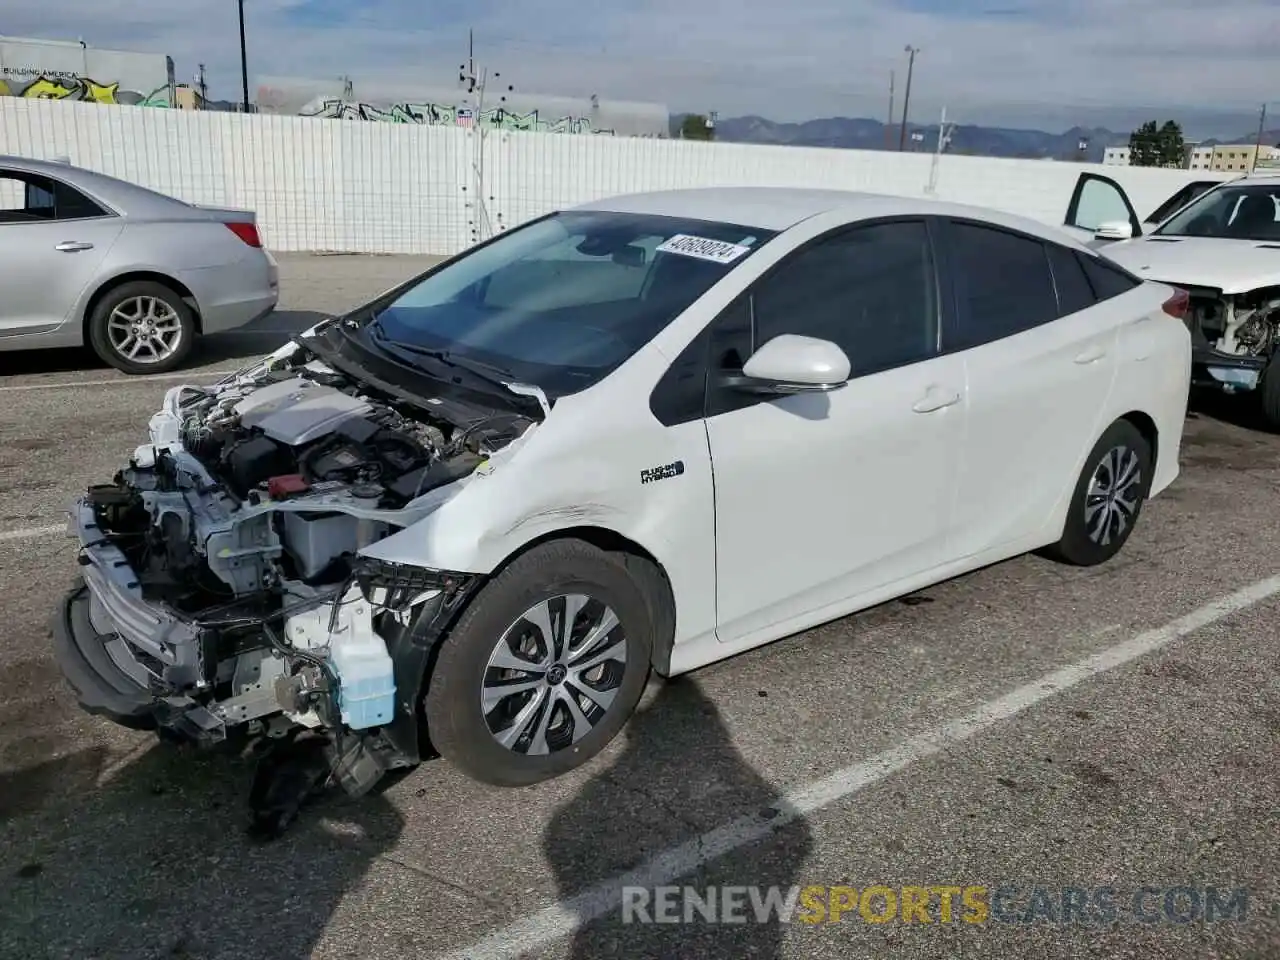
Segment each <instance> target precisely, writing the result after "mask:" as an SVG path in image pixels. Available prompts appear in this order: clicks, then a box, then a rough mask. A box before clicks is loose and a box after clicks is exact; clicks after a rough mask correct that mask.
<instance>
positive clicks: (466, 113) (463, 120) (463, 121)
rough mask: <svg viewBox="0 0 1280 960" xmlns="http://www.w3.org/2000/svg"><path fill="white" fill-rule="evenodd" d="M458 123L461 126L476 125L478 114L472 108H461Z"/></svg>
mask: <svg viewBox="0 0 1280 960" xmlns="http://www.w3.org/2000/svg"><path fill="white" fill-rule="evenodd" d="M457 124H458V126H460V127H474V126H475V125H476V115H475V114H474V113H472V112H471V111H470V110H467V109H461V110H459V111H458V117H457Z"/></svg>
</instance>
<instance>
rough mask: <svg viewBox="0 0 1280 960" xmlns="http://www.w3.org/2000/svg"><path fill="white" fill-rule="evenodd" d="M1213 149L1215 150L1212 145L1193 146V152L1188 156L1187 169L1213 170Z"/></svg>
mask: <svg viewBox="0 0 1280 960" xmlns="http://www.w3.org/2000/svg"><path fill="white" fill-rule="evenodd" d="M1213 151H1214V148H1213V147H1212V146H1208V147H1202V146H1195V147H1192V148H1191V154H1190V156H1189V157H1188V158H1187V169H1188V170H1212V169H1213Z"/></svg>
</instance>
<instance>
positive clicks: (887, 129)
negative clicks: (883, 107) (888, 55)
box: [884, 70, 894, 150]
mask: <svg viewBox="0 0 1280 960" xmlns="http://www.w3.org/2000/svg"><path fill="white" fill-rule="evenodd" d="M893 80H894V76H893V71H892V70H890V71H889V118H888V119H887V120H885V122H884V148H885V149H886V150H888V149H889V148H890V147H892V146H893V140H892V137H893Z"/></svg>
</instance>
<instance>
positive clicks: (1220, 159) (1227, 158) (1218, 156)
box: [1204, 143, 1276, 173]
mask: <svg viewBox="0 0 1280 960" xmlns="http://www.w3.org/2000/svg"><path fill="white" fill-rule="evenodd" d="M1275 155H1276V149H1275V147H1268V146H1263V147H1261V148H1259V147H1258V146H1257V145H1256V144H1252V143H1248V144H1245V143H1220V144H1218V146H1216V147H1214V148H1213V155H1212V157H1211V158H1210V161H1209V166H1208V167H1206V168H1204V169H1208V170H1226V171H1233V172H1236V173H1247V172H1248V171H1250V170H1252V169H1254V166H1255V160H1256V161H1257V165H1260V166H1267V165H1268V161H1272V160H1274V159H1275Z"/></svg>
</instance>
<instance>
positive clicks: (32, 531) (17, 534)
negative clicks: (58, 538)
mask: <svg viewBox="0 0 1280 960" xmlns="http://www.w3.org/2000/svg"><path fill="white" fill-rule="evenodd" d="M66 530H67V525H66V524H65V523H60V524H58V525H57V526H53V525H50V526H47V527H19V528H18V529H17V530H5V531H2V532H0V541H5V540H34V539H35V538H36V537H47V536H49V535H50V534H54V533H65V532H66Z"/></svg>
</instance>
